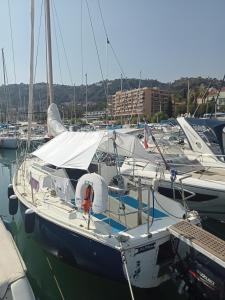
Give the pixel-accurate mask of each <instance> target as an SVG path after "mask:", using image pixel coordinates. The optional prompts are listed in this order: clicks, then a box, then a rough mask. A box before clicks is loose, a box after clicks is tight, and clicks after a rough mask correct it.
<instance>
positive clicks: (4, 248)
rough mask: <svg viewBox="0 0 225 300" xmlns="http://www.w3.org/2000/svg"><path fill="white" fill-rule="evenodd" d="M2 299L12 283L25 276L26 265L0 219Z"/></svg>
mask: <svg viewBox="0 0 225 300" xmlns="http://www.w3.org/2000/svg"><path fill="white" fill-rule="evenodd" d="M0 239H1V240H0V248H1V255H0V299H3V297H4V295H5V293H6V290H7V288H8V287H9V285H10V284H11V283H13V282H14V281H16V280H18V279H19V278H22V277H24V276H25V271H26V269H25V265H24V263H23V260H22V257H21V256H20V253H19V251H18V249H17V247H16V244H15V242H14V240H13V238H12V236H11V234H10V233H9V232H8V231H7V230H6V228H5V226H4V224H3V222H2V220H1V219H0Z"/></svg>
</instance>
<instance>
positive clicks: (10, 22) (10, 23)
mask: <svg viewBox="0 0 225 300" xmlns="http://www.w3.org/2000/svg"><path fill="white" fill-rule="evenodd" d="M8 11H9V25H10V38H11V48H12V57H13V71H14V81H15V84H16V64H15V55H14V43H13V32H12V17H11V8H10V0H8Z"/></svg>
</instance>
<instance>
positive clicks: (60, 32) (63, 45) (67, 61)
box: [52, 1, 73, 85]
mask: <svg viewBox="0 0 225 300" xmlns="http://www.w3.org/2000/svg"><path fill="white" fill-rule="evenodd" d="M52 4H53V5H52V7H53V10H54V12H55V16H56V21H57V24H58V28H59V36H60V38H61V42H62V48H63V52H64V55H65V60H66V65H67V70H68V73H69V79H70V83H71V85H73V80H72V73H71V69H70V65H69V60H68V56H67V52H66V48H65V43H64V40H63V35H62V30H61V26H60V22H59V16H58V13H57V10H56V6H55V3H54V1H52Z"/></svg>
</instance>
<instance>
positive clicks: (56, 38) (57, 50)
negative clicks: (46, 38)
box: [52, 9, 63, 85]
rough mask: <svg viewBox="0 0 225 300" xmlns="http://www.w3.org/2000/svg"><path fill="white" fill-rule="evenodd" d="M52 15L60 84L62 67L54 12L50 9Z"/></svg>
mask: <svg viewBox="0 0 225 300" xmlns="http://www.w3.org/2000/svg"><path fill="white" fill-rule="evenodd" d="M52 16H53V28H54V37H55V42H56V53H57V58H58V67H59V77H60V81H61V84H62V85H63V79H62V78H63V77H62V68H61V62H60V55H59V43H58V37H57V34H56V20H55V14H54V11H53V9H52Z"/></svg>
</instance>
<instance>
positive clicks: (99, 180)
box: [75, 173, 108, 214]
mask: <svg viewBox="0 0 225 300" xmlns="http://www.w3.org/2000/svg"><path fill="white" fill-rule="evenodd" d="M89 184H90V185H91V186H92V188H93V191H94V198H93V202H92V211H93V212H94V213H95V214H99V213H102V212H104V211H106V209H107V206H108V187H107V184H106V182H105V180H104V178H103V177H102V176H100V175H98V174H96V173H90V174H85V175H83V176H81V177H80V179H79V180H78V182H77V186H76V193H75V204H76V206H77V208H81V204H82V200H83V197H84V191H85V188H87V186H88V185H89Z"/></svg>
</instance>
